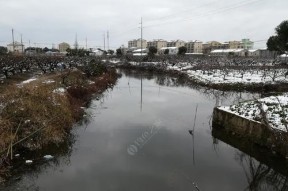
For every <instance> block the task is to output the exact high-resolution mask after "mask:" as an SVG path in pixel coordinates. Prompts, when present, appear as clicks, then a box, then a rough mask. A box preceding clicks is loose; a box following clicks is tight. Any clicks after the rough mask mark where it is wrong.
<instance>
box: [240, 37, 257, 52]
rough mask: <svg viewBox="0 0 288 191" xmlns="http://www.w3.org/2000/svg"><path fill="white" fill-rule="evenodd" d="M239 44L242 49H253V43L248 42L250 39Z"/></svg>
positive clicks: (245, 39)
mask: <svg viewBox="0 0 288 191" xmlns="http://www.w3.org/2000/svg"><path fill="white" fill-rule="evenodd" d="M241 43H242V46H243V48H244V49H247V50H250V49H253V47H254V42H252V41H250V39H248V38H244V39H242V41H241Z"/></svg>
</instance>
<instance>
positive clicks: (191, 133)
mask: <svg viewBox="0 0 288 191" xmlns="http://www.w3.org/2000/svg"><path fill="white" fill-rule="evenodd" d="M197 111H198V104H197V105H196V111H195V117H194V124H193V129H192V130H189V133H190V135H192V143H193V165H195V142H194V135H195V134H194V133H195V124H196V118H197Z"/></svg>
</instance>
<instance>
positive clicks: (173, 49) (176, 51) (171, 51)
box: [158, 47, 179, 55]
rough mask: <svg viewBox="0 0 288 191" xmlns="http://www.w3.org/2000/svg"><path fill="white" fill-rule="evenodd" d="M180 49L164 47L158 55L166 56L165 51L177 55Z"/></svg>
mask: <svg viewBox="0 0 288 191" xmlns="http://www.w3.org/2000/svg"><path fill="white" fill-rule="evenodd" d="M178 49H179V48H178V47H163V48H161V49H160V50H159V51H158V53H159V54H165V51H166V50H168V54H169V55H175V54H177V53H178Z"/></svg>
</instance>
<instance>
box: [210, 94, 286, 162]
mask: <svg viewBox="0 0 288 191" xmlns="http://www.w3.org/2000/svg"><path fill="white" fill-rule="evenodd" d="M287 108H288V95H287V94H283V95H279V96H270V97H266V98H262V99H258V100H252V101H246V102H242V103H239V104H236V105H231V106H220V107H216V108H215V109H214V112H213V127H215V128H218V129H223V130H225V131H227V132H228V133H230V134H232V135H237V136H239V137H241V138H243V139H246V140H249V141H251V142H254V143H256V144H258V145H261V146H264V147H266V148H268V149H269V150H271V152H275V153H277V154H279V155H281V156H282V157H284V158H286V159H288V147H287V143H288V133H287V131H288V127H287V124H288V123H287V121H288V118H287V115H286V114H287V112H288V111H287Z"/></svg>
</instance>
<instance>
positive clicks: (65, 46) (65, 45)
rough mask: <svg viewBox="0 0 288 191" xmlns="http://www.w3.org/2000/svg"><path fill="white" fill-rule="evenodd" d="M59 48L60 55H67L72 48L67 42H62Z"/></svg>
mask: <svg viewBox="0 0 288 191" xmlns="http://www.w3.org/2000/svg"><path fill="white" fill-rule="evenodd" d="M58 46H59V51H60V53H65V52H67V49H68V48H70V45H69V44H68V43H66V42H62V43H60V44H59V45H58Z"/></svg>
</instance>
